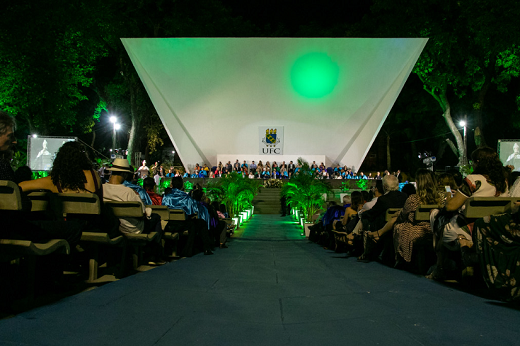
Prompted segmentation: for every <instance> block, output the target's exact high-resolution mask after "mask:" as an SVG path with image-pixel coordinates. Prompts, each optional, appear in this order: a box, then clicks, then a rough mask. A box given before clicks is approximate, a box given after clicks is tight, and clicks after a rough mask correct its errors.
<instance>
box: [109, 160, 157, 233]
mask: <svg viewBox="0 0 520 346" xmlns="http://www.w3.org/2000/svg"><path fill="white" fill-rule="evenodd" d="M108 170H109V171H111V173H112V174H111V175H110V179H109V180H108V183H106V184H103V200H104V201H123V202H130V201H133V202H139V203H140V204H141V206H142V209H143V215H144V214H145V213H146V214H147V215H148V217H143V218H130V217H128V218H120V219H119V221H120V222H121V224H120V226H119V230H120V231H121V232H122V233H149V232H150V231H158V232H160V233H162V231H161V227H160V222H158V221H160V217H159V220H155V219H156V218H157V217H158V215H156V214H151V210H149V211H148V212H146V209H145V206H144V204H143V201H142V200H141V197H139V194H138V193H137V192H135V191H134V190H132V189H131V188H129V187H127V186H125V185H123V182H124V181H125V178H126V176H127V175H128V174H132V173H133V170H132V168H131V167H130V164H129V163H128V160H126V159H119V158H118V159H115V160H114V162H113V163H112V166H111V167H110V168H109V169H108ZM153 215H154V216H155V217H152V216H153Z"/></svg>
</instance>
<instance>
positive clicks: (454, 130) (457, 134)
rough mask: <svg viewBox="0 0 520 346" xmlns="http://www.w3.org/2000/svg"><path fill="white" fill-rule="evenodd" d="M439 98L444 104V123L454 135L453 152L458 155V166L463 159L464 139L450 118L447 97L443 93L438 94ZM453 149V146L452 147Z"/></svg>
mask: <svg viewBox="0 0 520 346" xmlns="http://www.w3.org/2000/svg"><path fill="white" fill-rule="evenodd" d="M440 98H441V100H442V102H443V103H444V105H445V110H444V113H443V115H442V116H443V117H444V120H445V121H446V124H447V125H448V127H449V128H450V131H451V133H452V134H453V136H454V137H455V142H456V143H457V152H456V153H455V154H456V155H458V157H459V164H458V165H459V166H461V165H462V164H463V159H464V141H463V138H462V135H461V134H460V131H459V129H458V128H457V126H455V123H454V122H453V119H452V118H451V107H450V104H449V102H448V99H447V98H446V95H445V94H442V95H440ZM452 149H453V148H452Z"/></svg>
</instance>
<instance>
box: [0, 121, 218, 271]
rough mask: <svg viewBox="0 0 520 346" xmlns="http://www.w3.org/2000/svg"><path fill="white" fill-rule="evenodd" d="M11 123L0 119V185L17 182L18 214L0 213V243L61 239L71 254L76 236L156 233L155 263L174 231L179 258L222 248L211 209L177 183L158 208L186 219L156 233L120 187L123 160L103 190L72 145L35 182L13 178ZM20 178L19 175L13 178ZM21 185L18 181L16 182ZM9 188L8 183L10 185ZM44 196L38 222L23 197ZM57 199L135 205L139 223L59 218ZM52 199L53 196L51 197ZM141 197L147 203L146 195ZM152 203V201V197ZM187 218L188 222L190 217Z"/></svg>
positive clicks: (128, 171) (130, 193) (154, 222)
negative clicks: (183, 234) (86, 196)
mask: <svg viewBox="0 0 520 346" xmlns="http://www.w3.org/2000/svg"><path fill="white" fill-rule="evenodd" d="M15 126H16V124H15V122H14V119H12V118H10V117H9V116H7V115H5V114H3V113H0V180H3V181H11V182H15V181H16V182H18V186H19V189H20V192H21V194H20V195H21V204H22V211H20V212H10V211H7V210H1V211H0V214H1V215H2V227H1V228H0V239H6V240H8V239H14V240H29V241H32V242H33V243H45V242H48V241H49V240H51V239H64V240H66V241H67V243H68V244H69V245H70V248H71V249H72V250H74V249H76V246H77V245H78V244H79V243H80V240H81V236H82V233H83V232H85V231H90V230H102V232H104V233H108V234H109V235H110V236H111V237H117V236H119V235H121V234H122V233H150V232H156V233H157V234H159V237H156V239H157V241H156V242H155V243H151V244H150V249H149V253H150V254H151V256H152V259H153V260H155V261H156V262H161V261H162V260H163V248H162V243H161V238H162V237H161V236H160V235H161V234H162V233H163V232H164V231H166V230H168V231H175V230H176V229H180V225H182V229H183V231H185V230H188V236H187V240H185V241H184V246H183V247H182V249H181V251H180V255H181V256H186V257H189V256H192V255H194V254H195V253H196V251H197V244H196V243H197V242H199V243H202V250H203V251H204V253H205V254H206V255H210V254H213V250H214V247H215V246H218V247H220V248H226V247H227V246H226V244H225V242H226V239H227V238H226V223H225V222H224V221H222V220H221V217H222V214H221V215H219V214H218V212H217V211H215V210H214V207H213V206H211V205H209V204H207V203H206V204H205V199H204V196H203V193H202V190H199V191H197V192H194V194H193V198H192V197H189V196H188V195H187V194H186V193H184V192H183V191H182V189H183V181H182V178H178V179H174V180H172V189H171V191H170V193H169V194H168V195H166V196H164V198H163V199H162V201H161V203H162V205H166V206H168V207H169V208H171V209H181V210H183V211H184V212H185V214H186V215H187V216H188V220H186V221H169V222H168V223H167V225H166V226H165V228H164V229H163V227H161V222H160V217H159V216H158V215H156V214H153V213H150V212H149V210H147V209H148V208H146V205H148V204H150V205H151V204H153V203H151V202H149V201H146V202H143V200H142V199H141V198H140V195H139V194H138V192H136V191H134V190H132V189H131V188H129V187H127V186H125V185H124V183H125V181H126V179H127V178H128V177H131V176H132V173H133V169H132V168H131V167H130V165H129V164H128V161H127V160H124V159H116V160H115V161H114V163H113V164H112V165H111V167H110V170H111V173H112V174H111V175H110V179H109V181H108V182H107V183H106V184H102V183H101V179H100V177H99V175H98V173H97V172H96V171H94V169H93V168H92V167H93V166H92V162H91V161H90V159H89V158H88V156H87V154H86V150H85V148H84V147H83V145H81V144H80V143H78V142H67V143H65V144H64V145H63V146H62V147H61V148H60V150H59V151H58V153H57V155H56V158H55V160H54V163H53V166H52V169H51V172H50V175H49V176H47V177H45V178H40V179H36V180H27V179H23V178H22V179H20V178H17V175H16V174H15V172H14V171H13V169H12V168H11V166H10V163H9V156H10V155H12V149H13V147H14V145H15V144H16V138H15V137H14V130H15ZM19 176H23V174H19ZM21 180H23V181H21ZM11 184H13V183H11ZM41 190H44V191H47V192H50V193H51V194H50V195H49V198H50V200H49V206H50V208H49V212H50V213H49V214H48V215H45V217H43V216H42V215H38V216H37V217H36V215H35V214H36V213H31V200H30V199H29V198H28V196H27V194H26V193H28V192H31V191H41ZM58 193H78V194H81V193H90V194H95V195H97V196H98V198H99V200H100V201H105V202H106V201H135V202H137V203H138V204H140V205H141V207H142V212H143V214H142V215H143V217H139V218H117V217H115V216H114V215H113V214H112V215H111V214H110V212H106V211H107V208H104V211H105V212H102V213H101V215H99V217H94V216H92V215H88V216H87V217H85V218H79V219H76V218H73V217H70V218H69V217H67V218H66V220H64V218H63V213H62V212H61V210H59V207H60V206H59V205H57V204H56V205H54V204H53V197H52V196H53V195H55V194H58ZM55 196H57V195H55ZM147 197H148V198H149V199H150V200H151V197H150V195H148V194H147ZM152 197H155V196H152ZM191 216H193V217H191Z"/></svg>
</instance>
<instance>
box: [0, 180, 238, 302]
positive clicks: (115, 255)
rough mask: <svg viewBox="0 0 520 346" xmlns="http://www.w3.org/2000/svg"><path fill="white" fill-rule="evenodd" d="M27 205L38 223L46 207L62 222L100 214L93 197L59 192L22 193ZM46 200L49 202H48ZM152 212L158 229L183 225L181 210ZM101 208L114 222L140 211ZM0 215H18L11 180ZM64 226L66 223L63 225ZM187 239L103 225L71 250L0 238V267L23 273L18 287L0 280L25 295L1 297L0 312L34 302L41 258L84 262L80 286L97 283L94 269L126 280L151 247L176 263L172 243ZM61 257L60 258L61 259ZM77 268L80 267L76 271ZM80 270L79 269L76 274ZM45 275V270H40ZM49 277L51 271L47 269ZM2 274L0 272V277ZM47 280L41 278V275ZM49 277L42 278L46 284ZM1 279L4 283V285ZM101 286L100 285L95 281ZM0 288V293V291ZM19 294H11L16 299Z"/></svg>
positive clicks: (62, 244) (121, 205)
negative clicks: (159, 248) (158, 222)
mask: <svg viewBox="0 0 520 346" xmlns="http://www.w3.org/2000/svg"><path fill="white" fill-rule="evenodd" d="M28 197H29V198H30V200H31V202H32V209H31V212H30V213H31V218H36V219H38V218H39V217H40V216H41V217H43V216H44V214H41V213H44V212H48V210H47V209H48V208H50V206H51V205H52V206H53V208H54V209H58V210H53V212H54V214H56V211H58V212H59V215H61V216H62V217H63V220H72V219H77V218H79V219H84V220H88V219H90V218H92V217H96V216H97V217H100V216H102V214H103V212H104V211H103V208H104V207H103V205H102V203H101V202H100V200H99V198H98V196H97V195H95V194H90V193H60V194H51V193H48V192H32V193H30V194H28ZM51 199H52V201H51ZM146 207H147V208H150V209H151V210H152V212H153V213H156V214H158V215H159V216H160V217H161V223H162V228H163V229H164V226H165V225H166V223H167V222H168V221H170V220H184V219H185V218H186V214H185V212H184V211H183V210H171V209H168V208H167V207H166V206H155V205H154V206H146ZM105 208H107V210H108V209H109V210H110V212H112V213H113V214H114V216H116V217H143V212H142V207H141V204H140V203H137V202H105ZM0 212H2V213H5V212H8V213H22V197H21V194H20V190H19V188H18V186H17V185H16V184H15V183H13V182H11V181H0ZM4 215H5V214H4ZM12 215H13V216H15V217H21V215H23V214H17V215H15V214H12ZM65 222H66V221H65ZM226 222H228V230H229V231H231V232H232V230H233V229H234V227H235V225H234V224H233V221H232V220H226ZM186 235H187V231H184V232H181V234H179V233H171V232H165V233H164V234H163V235H162V239H158V237H160V236H161V234H159V233H156V232H151V233H149V234H121V233H119V232H118V234H116V235H114V234H113V233H111V232H110V230H107V229H104V227H103V225H102V224H101V226H99V227H94V228H92V227H91V225H89V226H88V227H86V228H85V230H83V232H82V234H81V240H80V241H79V244H78V246H76V247H74V248H71V246H70V245H69V243H68V242H67V241H66V240H64V239H50V240H48V241H45V242H43V243H35V242H32V241H29V240H16V239H0V265H1V266H2V267H1V268H6V267H9V266H10V265H12V264H19V263H21V262H24V263H26V265H25V264H24V265H23V266H21V268H25V269H24V271H25V273H23V275H17V278H18V279H20V278H21V281H22V282H16V283H13V282H10V279H11V278H10V279H6V278H1V277H0V280H1V281H3V282H4V283H5V282H8V283H9V284H12V285H13V287H15V286H20V285H22V286H25V294H23V295H22V296H21V297H20V296H17V297H8V296H5V295H2V296H3V297H2V299H1V301H0V307H2V306H5V305H7V306H8V308H9V305H10V306H14V305H15V304H13V301H15V302H16V305H17V306H18V307H20V308H21V309H25V308H27V307H30V306H31V304H32V301H33V299H34V293H35V285H37V284H38V283H37V282H35V278H36V277H37V276H41V275H37V274H40V273H36V270H37V268H40V267H38V266H37V262H38V261H39V258H42V257H48V256H49V257H52V256H55V255H57V254H60V255H66V258H67V259H66V260H65V262H69V261H71V262H74V261H72V257H74V258H75V259H78V260H79V261H81V262H82V263H85V266H84V267H85V268H86V267H87V263H88V273H87V272H86V270H85V272H84V273H83V274H84V279H85V282H86V283H92V284H94V283H100V277H99V276H100V275H99V273H100V268H101V267H103V269H104V270H105V273H110V274H113V275H114V276H115V277H116V278H123V277H125V276H127V275H130V274H132V273H135V272H137V271H139V269H140V266H141V265H143V264H144V251H143V249H144V248H145V247H146V245H147V244H149V243H151V242H154V241H155V242H157V243H159V244H160V246H162V247H164V249H167V250H168V255H169V257H170V258H171V259H175V258H178V257H177V250H178V242H179V240H180V239H181V238H182V237H183V236H186ZM130 253H131V257H132V266H131V268H129V267H128V266H127V259H128V258H127V255H128V256H129V254H130ZM62 258H63V257H60V259H58V260H61V259H62ZM80 267H81V266H80ZM80 270H81V269H80ZM44 272H45V270H44ZM50 272H52V270H50ZM0 275H2V272H0ZM43 275H47V274H45V273H44V274H43ZM47 279H49V280H53V279H54V278H45V277H44V280H45V281H47ZM4 280H5V281H4ZM101 282H102V280H101ZM6 286H8V285H5V284H3V285H2V288H4V289H5V288H6ZM13 290H14V289H8V290H7V292H8V293H9V292H11V293H12V292H13ZM18 293H20V292H17V295H18Z"/></svg>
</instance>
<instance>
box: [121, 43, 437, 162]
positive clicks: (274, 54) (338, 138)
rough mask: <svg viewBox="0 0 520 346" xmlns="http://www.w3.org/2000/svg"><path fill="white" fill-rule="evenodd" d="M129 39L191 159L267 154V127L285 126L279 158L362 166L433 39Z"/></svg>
mask: <svg viewBox="0 0 520 346" xmlns="http://www.w3.org/2000/svg"><path fill="white" fill-rule="evenodd" d="M122 42H123V44H124V46H125V48H126V50H127V52H128V54H129V56H130V59H131V60H132V63H133V64H134V66H135V68H136V70H137V72H138V74H139V76H140V78H141V80H142V82H143V83H144V86H145V88H146V90H147V91H148V94H149V96H150V98H151V100H152V102H153V104H154V106H155V108H156V110H157V112H158V114H159V116H160V118H161V120H162V122H163V124H164V126H165V128H166V130H167V132H168V134H169V136H170V138H171V140H172V142H173V143H174V145H175V147H176V148H177V150H178V154H179V156H180V158H181V160H182V161H183V162H184V164H185V165H191V164H194V163H196V162H198V163H202V162H205V163H208V164H209V165H215V164H216V161H217V155H218V156H219V158H222V157H228V156H229V157H230V158H234V157H236V158H240V159H241V160H242V158H245V157H248V158H251V159H253V160H258V157H260V158H261V159H262V156H259V153H261V151H259V148H260V147H261V146H262V145H265V139H264V143H262V138H259V129H260V128H265V127H269V128H276V127H281V128H283V130H282V133H283V148H282V149H283V150H282V152H283V156H282V157H281V158H280V160H282V159H286V158H287V159H289V158H290V159H293V158H294V157H299V156H302V157H306V156H307V157H316V155H324V156H325V158H326V161H327V162H326V164H327V165H331V164H335V163H340V164H342V165H347V166H355V167H359V166H360V165H361V163H362V162H363V159H364V158H365V155H366V154H367V152H368V150H369V148H370V146H371V145H372V142H373V141H374V139H375V137H376V135H377V133H378V132H379V130H380V128H381V126H382V124H383V122H384V121H385V119H386V116H387V115H388V113H389V111H390V109H391V107H392V105H393V104H394V102H395V100H396V98H397V96H398V95H399V93H400V91H401V89H402V87H403V85H404V83H405V81H406V79H407V78H408V76H409V74H410V72H411V71H412V68H413V67H414V65H415V63H416V61H417V59H418V58H419V55H420V54H421V52H422V50H423V48H424V46H425V45H426V42H427V39H424V38H390V39H382V38H381V39H367V38H157V39H154V38H123V39H122ZM260 136H261V135H260ZM263 159H264V160H266V161H267V160H276V157H269V156H265V157H263ZM232 162H234V160H233V161H232Z"/></svg>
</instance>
